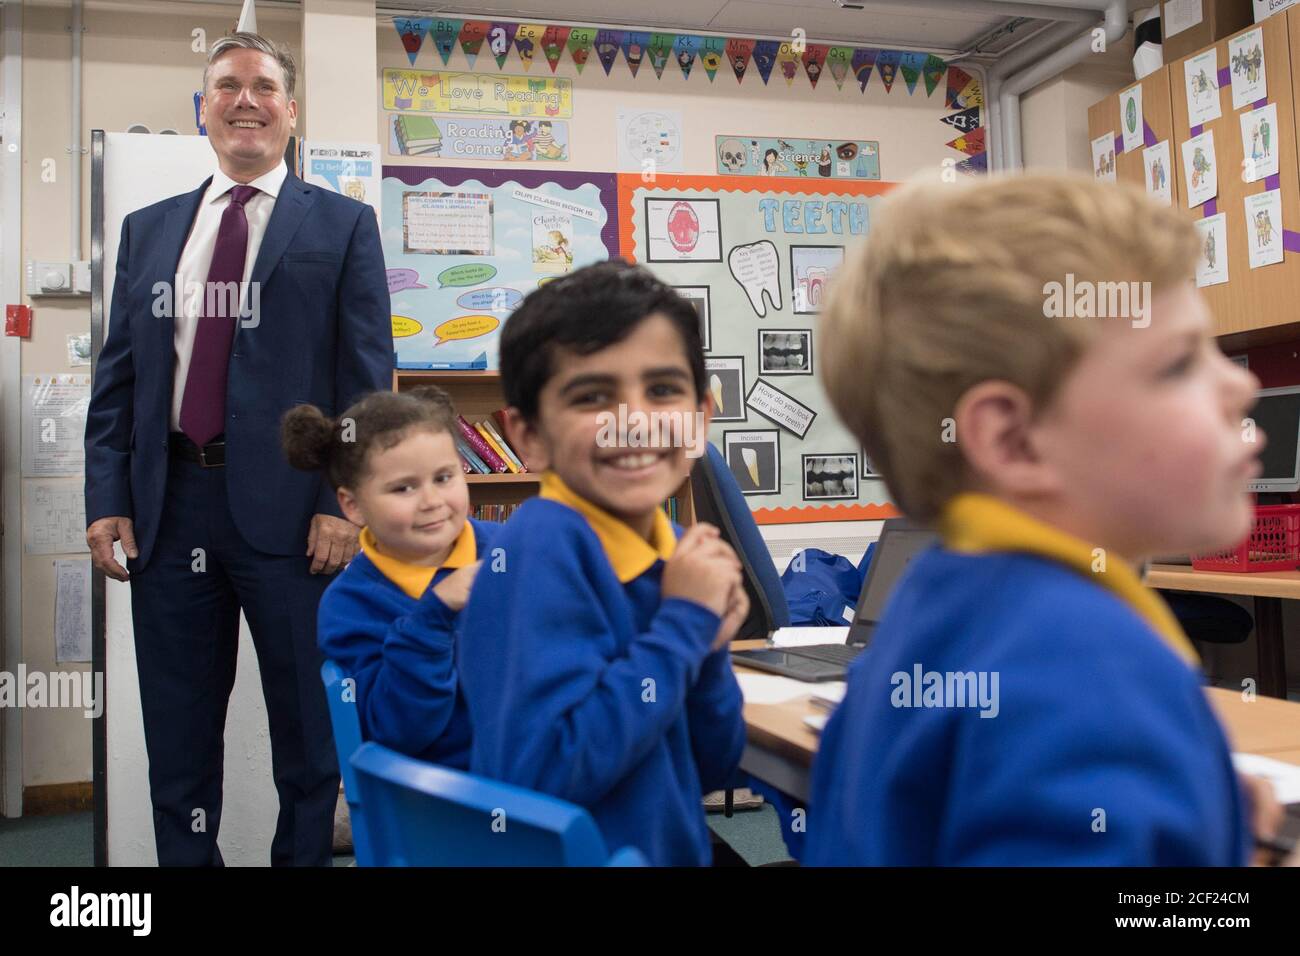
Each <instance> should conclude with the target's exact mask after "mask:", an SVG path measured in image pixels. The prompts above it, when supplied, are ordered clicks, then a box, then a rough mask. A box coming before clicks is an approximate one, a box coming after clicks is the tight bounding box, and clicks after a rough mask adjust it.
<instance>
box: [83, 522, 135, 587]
mask: <svg viewBox="0 0 1300 956" xmlns="http://www.w3.org/2000/svg"><path fill="white" fill-rule="evenodd" d="M114 541H121V542H122V550H123V551H125V552H126V556H127V557H128V558H137V557H139V556H140V552H138V551H137V550H136V548H135V524H134V522H132V521H131V519H130V518H123V517H121V516H120V515H116V516H113V517H111V518H100V519H99V520H97V521H95V522H94V523H93V524H91V526H90V527H89V528H87V529H86V544H87V545H89V546H90V562H91V564H93V565H94V566H95V567H96V568H98V569H99V570H100V571H103V572H104V573H105V574H107V575H108V576H109V577H110V578H112V579H113V580H114V581H126V580H128V579H129V578H130V577H131V575H130V574H129V573H128V572H127V570H126V568H124V567H122V565H120V564H118V563H117V559H116V558H114V557H113V542H114Z"/></svg>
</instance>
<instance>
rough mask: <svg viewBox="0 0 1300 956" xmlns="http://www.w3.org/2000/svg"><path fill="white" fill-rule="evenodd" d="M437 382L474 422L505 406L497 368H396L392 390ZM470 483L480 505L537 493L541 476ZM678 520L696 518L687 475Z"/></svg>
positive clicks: (480, 478) (477, 478) (472, 478)
mask: <svg viewBox="0 0 1300 956" xmlns="http://www.w3.org/2000/svg"><path fill="white" fill-rule="evenodd" d="M421 385H437V386H438V387H439V388H441V389H443V390H444V391H445V392H447V394H449V395H450V396H451V399H452V401H453V402H455V403H456V410H457V411H458V412H460V414H461V415H463V416H465V420H466V421H468V422H470V423H474V422H480V421H483V420H484V419H486V418H491V417H492V413H493V412H495V411H496V410H497V409H500V408H504V407H505V404H506V400H505V395H504V393H503V392H502V389H501V374H500V373H499V372H495V371H451V370H446V371H444V370H439V369H434V370H423V369H420V370H416V369H394V370H393V390H394V391H396V392H401V391H405V390H407V389H412V388H418V387H419V386H421ZM465 480H466V481H467V482H468V483H469V501H470V507H471V509H472V508H477V507H478V506H479V505H490V504H491V505H495V504H500V505H512V504H514V505H517V504H520V503H521V502H523V501H524V500H525V499H527V498H531V497H532V496H533V495H535V494H537V490H538V485H539V484H540V482H541V476H540V475H537V474H533V473H531V472H528V473H524V474H519V475H513V474H511V475H466V476H465ZM675 497H676V498H677V501H678V506H677V523H678V524H680V525H682V526H683V527H686V526H689V525H691V524H692V523H694V521H695V504H694V501H693V500H692V498H691V480H690V478H689V477H688V478H687V479H686V481H685V482H683V483H682V486H681V487H680V488H679V489H678V490H677V492H676V494H675Z"/></svg>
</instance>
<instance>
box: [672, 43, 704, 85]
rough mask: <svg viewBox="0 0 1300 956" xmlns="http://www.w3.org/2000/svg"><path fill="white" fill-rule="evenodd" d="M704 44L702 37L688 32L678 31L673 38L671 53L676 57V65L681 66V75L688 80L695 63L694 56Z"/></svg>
mask: <svg viewBox="0 0 1300 956" xmlns="http://www.w3.org/2000/svg"><path fill="white" fill-rule="evenodd" d="M703 45H704V38H703V37H697V36H690V35H689V34H685V33H679V34H677V36H676V38H675V39H674V40H673V55H674V56H676V57H677V65H678V66H679V67H680V68H681V71H682V76H684V77H686V78H687V79H688V80H689V79H690V78H691V67H692V66H694V65H695V58H696V57H697V56H698V55H699V53H700V47H701V46H703Z"/></svg>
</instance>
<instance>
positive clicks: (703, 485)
mask: <svg viewBox="0 0 1300 956" xmlns="http://www.w3.org/2000/svg"><path fill="white" fill-rule="evenodd" d="M691 498H692V500H693V502H694V504H695V517H696V519H697V520H699V521H707V522H709V523H710V524H714V525H717V527H718V530H719V531H721V532H722V537H723V539H724V540H725V541H726V542H727V543H728V544H730V545H731V546H732V548H734V549H735V551H736V554H737V555H738V556H739V557H740V563H741V564H742V565H743V567H744V572H745V590H746V591H747V592H748V594H749V617H747V618H746V619H745V622H744V623H743V624H742V625H741V626H740V630H739V631H738V632H737V634H736V637H737V638H739V639H744V638H753V637H760V638H765V637H767V635H768V634H769V633H770V632H771V631H773V630H775V629H776V628H778V627H788V626H789V624H790V605H789V604H788V603H787V602H786V599H785V590H784V589H783V588H782V587H781V575H780V574H779V573H777V570H776V564H775V562H773V561H772V553H771V552H770V551H768V550H767V543H766V542H765V541H764V540H763V536H762V534H760V533H759V530H758V524H757V523H756V522H755V521H754V515H753V512H751V511H750V510H749V505H748V504H747V503H746V502H745V496H744V494H743V493H742V492H741V490H740V485H738V484H737V483H736V477H735V475H733V474H732V473H731V469H730V468H729V467H728V465H727V460H726V459H725V458H724V457H723V455H722V452H720V451H718V448H717V446H716V445H714V444H713V443H712V442H709V443H708V453H707V454H705V455H704V456H703V457H702V458H700V460H699V462H698V463H697V464H696V466H695V470H694V471H693V472H692V474H691Z"/></svg>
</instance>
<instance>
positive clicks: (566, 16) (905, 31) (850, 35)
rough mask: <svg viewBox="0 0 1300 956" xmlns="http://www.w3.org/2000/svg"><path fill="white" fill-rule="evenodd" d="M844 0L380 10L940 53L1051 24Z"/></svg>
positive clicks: (564, 1) (998, 10)
mask: <svg viewBox="0 0 1300 956" xmlns="http://www.w3.org/2000/svg"><path fill="white" fill-rule="evenodd" d="M845 2H854V3H857V4H860V5H861V6H862V7H863V8H864V9H861V10H857V9H845V8H843V7H841V6H840V5H839V4H838V3H837V2H836V0H655V2H654V3H647V2H646V0H472V2H470V0H462V2H460V3H455V2H447V3H436V2H434V3H431V2H428V0H425V2H420V0H413V5H412V6H405V5H401V0H398V2H396V3H394V2H393V0H379V7H380V9H382V10H385V11H386V12H399V11H400V12H401V13H405V14H407V15H409V14H411V13H415V12H417V11H418V12H419V13H420V14H423V15H431V14H432V15H436V14H437V13H439V12H442V13H448V14H458V15H464V16H473V17H476V18H480V19H491V18H492V17H494V16H497V17H500V18H502V19H511V20H518V19H527V18H533V19H536V20H539V21H545V20H554V21H558V22H561V23H574V22H577V23H595V24H610V25H612V26H629V27H636V26H644V27H664V28H669V29H678V30H693V31H699V32H702V33H705V32H710V31H715V32H718V33H732V34H742V35H749V36H769V37H782V36H790V35H791V33H792V31H793V30H795V29H796V28H802V29H803V30H804V33H805V35H806V36H807V38H808V39H809V40H814V41H816V40H821V41H836V42H842V43H845V44H861V45H864V46H876V47H881V46H883V47H899V48H904V49H906V48H912V49H918V50H933V51H936V52H945V51H968V50H971V49H972V48H973V47H975V46H976V45H977V44H978V46H979V52H980V53H984V54H986V55H988V56H996V55H997V54H998V53H1000V52H1003V51H1005V50H1006V49H1007V48H1009V47H1010V46H1014V45H1018V44H1019V43H1020V42H1021V41H1022V40H1024V39H1025V38H1026V37H1029V36H1031V35H1033V34H1034V33H1036V32H1037V31H1038V30H1040V29H1042V28H1044V27H1046V26H1048V25H1049V23H1050V22H1051V21H1049V20H1048V19H1046V18H1044V19H1027V18H1023V17H1016V16H1007V15H1006V10H1005V9H1004V7H1003V4H1001V3H997V2H969V3H960V2H956V0H934V2H933V3H927V2H926V0H914V2H912V3H908V2H906V0H883V2H882V0H845ZM1031 2H1032V0H1031ZM1021 6H1022V7H1023V6H1024V5H1023V4H1022V5H1021ZM471 8H472V10H471ZM1046 12H1048V13H1050V12H1051V11H1050V10H1046ZM1097 20H1100V15H1098V16H1097ZM1081 32H1082V26H1081ZM995 33H997V35H996V36H993V34H995ZM982 40H983V41H984V42H980V41H982Z"/></svg>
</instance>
